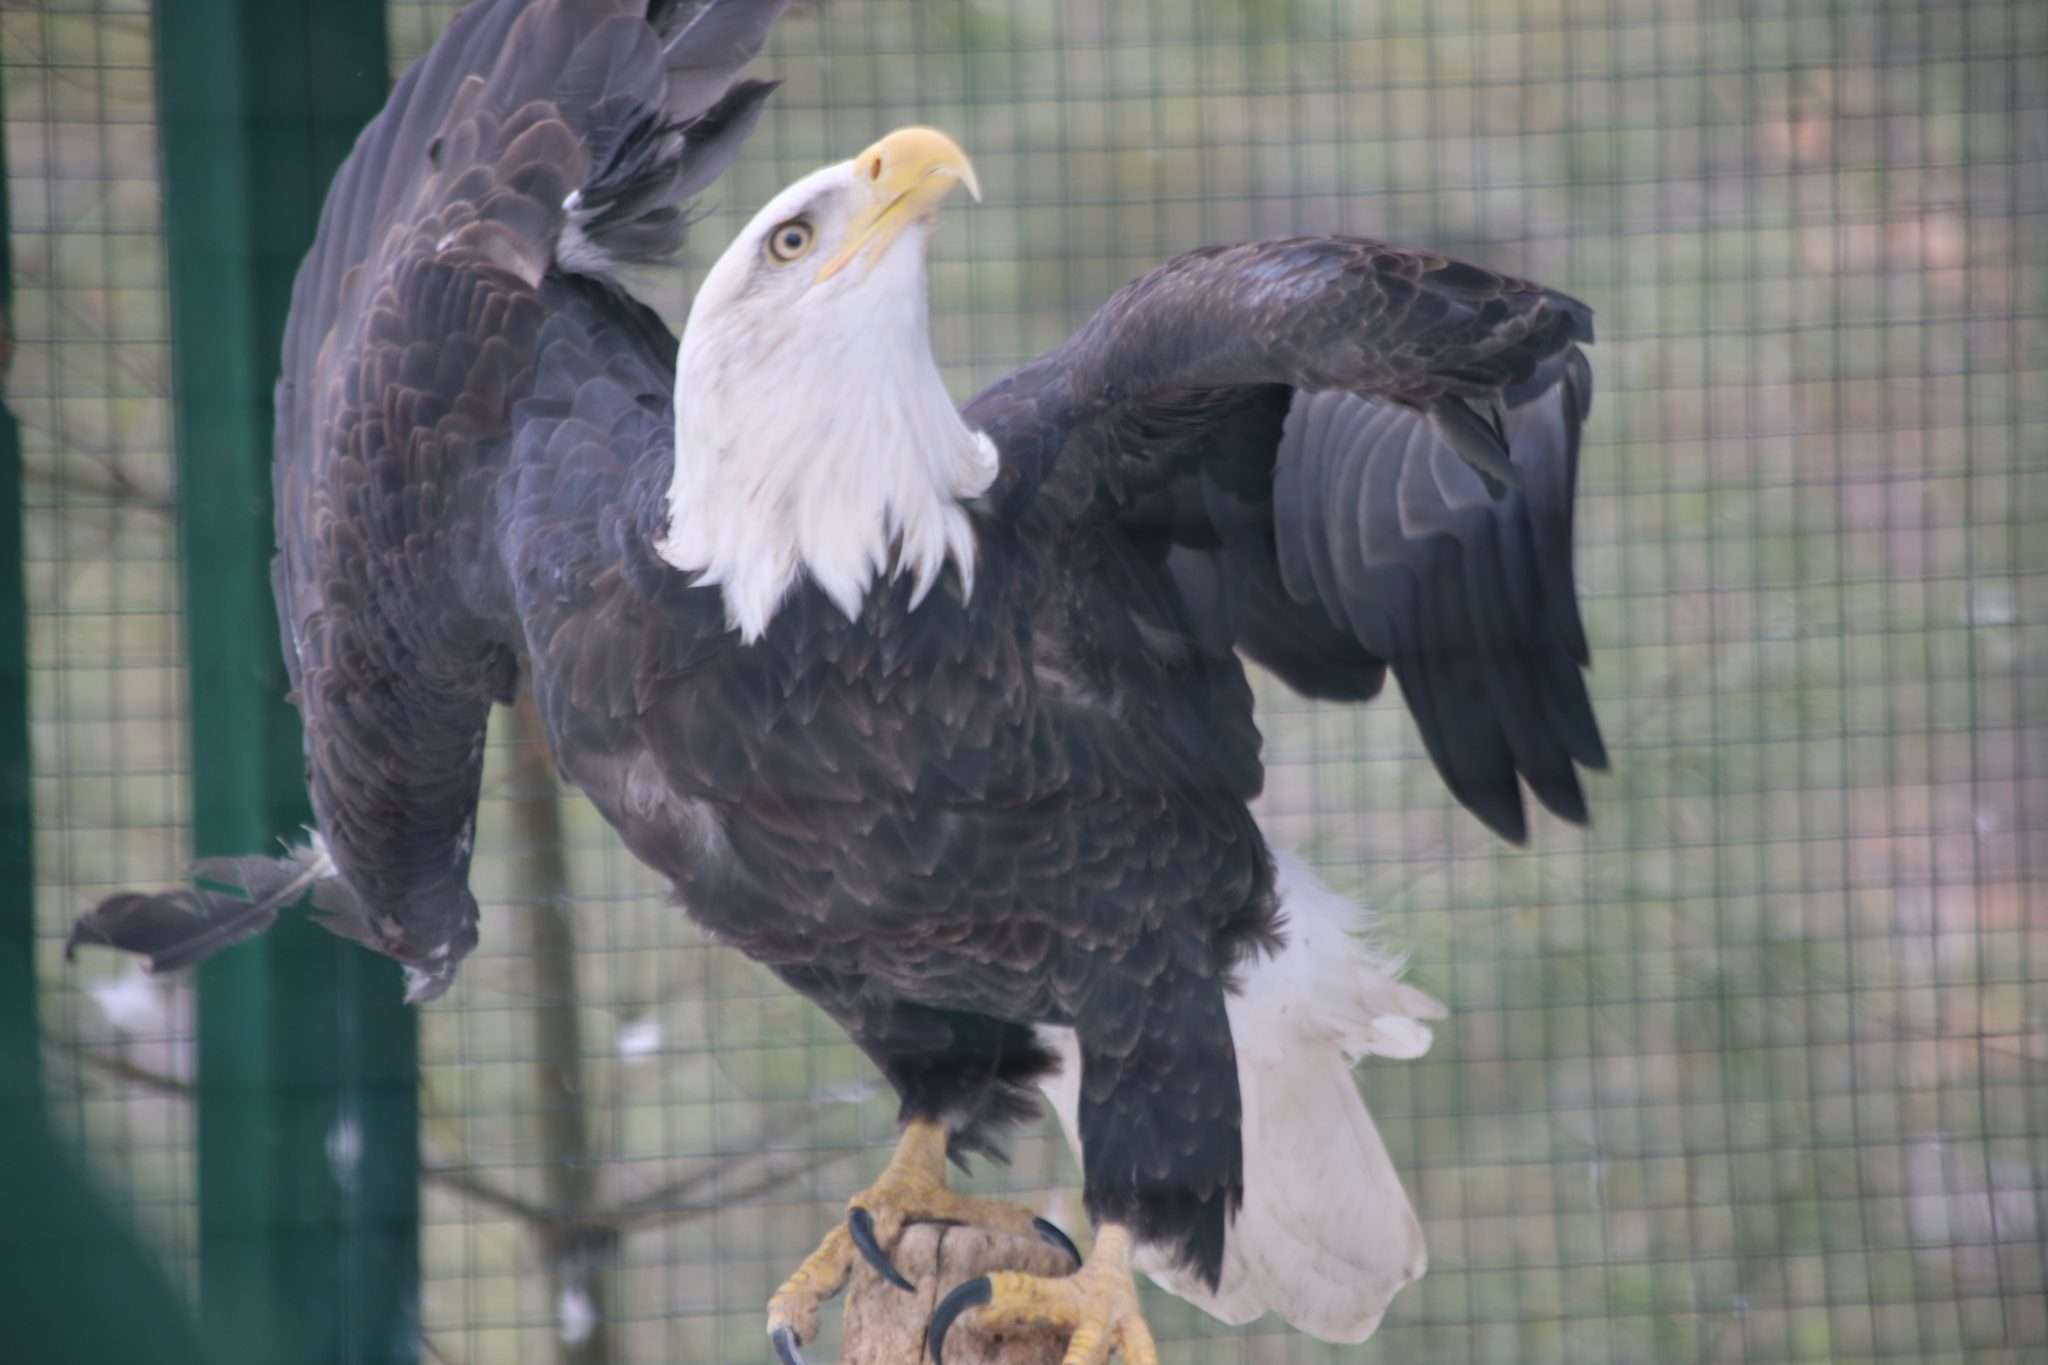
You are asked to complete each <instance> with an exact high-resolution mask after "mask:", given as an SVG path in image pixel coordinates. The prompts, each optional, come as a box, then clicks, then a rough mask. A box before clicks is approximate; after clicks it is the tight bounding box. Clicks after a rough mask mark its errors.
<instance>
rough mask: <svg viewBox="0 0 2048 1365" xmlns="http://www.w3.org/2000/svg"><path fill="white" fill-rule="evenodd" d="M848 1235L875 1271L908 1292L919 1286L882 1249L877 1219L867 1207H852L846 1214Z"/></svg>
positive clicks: (856, 1249) (864, 1259) (863, 1258)
mask: <svg viewBox="0 0 2048 1365" xmlns="http://www.w3.org/2000/svg"><path fill="white" fill-rule="evenodd" d="M846 1235H847V1236H849V1237H851V1238H853V1249H854V1250H855V1251H858V1252H859V1253H860V1258H861V1259H862V1260H863V1261H866V1262H867V1263H868V1264H869V1265H871V1266H873V1267H874V1268H875V1273H876V1274H877V1275H880V1276H881V1277H882V1278H883V1279H885V1280H887V1281H888V1282H889V1283H890V1284H893V1285H895V1286H896V1287H897V1288H898V1289H901V1290H903V1291H904V1292H906V1293H914V1292H916V1290H917V1286H916V1285H914V1284H912V1283H911V1282H910V1281H909V1280H906V1279H904V1278H903V1272H902V1271H900V1270H898V1269H897V1268H896V1266H895V1263H894V1262H892V1261H891V1260H890V1259H889V1253H888V1252H886V1251H884V1250H882V1244H881V1243H880V1242H877V1241H876V1240H875V1220H874V1219H873V1218H872V1217H871V1216H870V1215H869V1214H868V1211H867V1210H866V1209H852V1210H849V1211H848V1212H847V1215H846Z"/></svg>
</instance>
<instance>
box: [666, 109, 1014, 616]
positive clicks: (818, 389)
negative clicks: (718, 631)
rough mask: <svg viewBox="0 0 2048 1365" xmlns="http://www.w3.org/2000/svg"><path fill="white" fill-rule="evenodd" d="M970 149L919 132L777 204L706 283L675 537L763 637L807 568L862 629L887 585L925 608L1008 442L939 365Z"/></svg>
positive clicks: (825, 173) (681, 438)
mask: <svg viewBox="0 0 2048 1365" xmlns="http://www.w3.org/2000/svg"><path fill="white" fill-rule="evenodd" d="M961 184H964V185H965V186H966V187H967V190H968V192H969V193H970V194H972V195H974V197H975V198H977V199H979V198H980V197H981V191H980V187H979V186H978V185H977V184H976V183H975V179H974V168H973V166H972V165H970V164H969V162H968V160H967V156H966V154H965V153H964V152H962V151H961V150H960V148H959V146H958V144H956V143H955V142H954V141H953V140H952V139H951V138H949V137H947V136H946V135H945V134H943V133H940V132H937V131H935V130H933V129H930V128H903V129H899V130H897V131H896V132H893V133H891V134H889V135H888V136H887V137H885V138H883V139H882V140H881V141H880V142H877V143H876V144H875V145H874V146H872V147H870V148H868V149H867V150H866V151H864V152H862V153H861V154H860V155H859V156H857V157H855V158H854V159H853V160H851V161H847V162H842V163H841V164H839V165H837V166H827V167H826V168H825V169H823V170H821V171H816V172H814V173H812V174H811V175H808V176H805V177H804V178H803V179H802V180H799V181H797V183H795V184H794V185H791V186H790V187H789V188H788V189H786V190H784V191H782V193H780V194H778V195H776V196H775V198H774V199H772V200H770V201H769V203H768V206H767V207H766V208H764V209H762V210H761V211H760V212H759V213H757V214H755V215H754V218H753V221H752V222H750V223H748V224H747V226H746V228H745V229H744V230H743V231H742V232H741V233H740V235H739V237H738V238H737V239H736V240H734V242H733V243H732V245H731V246H729V247H727V248H726V251H725V254H724V255H723V256H721V257H719V258H718V263H717V264H716V265H714V266H713V267H712V268H711V271H710V273H709V274H708V275H706V276H705V278H704V283H703V285H702V287H701V288H699V289H698V291H697V296H696V299H695V300H694V301H693V302H692V304H691V306H690V317H689V321H688V322H687V323H686V324H685V325H684V328H683V342H682V354H681V356H680V358H679V360H678V362H677V367H676V396H675V408H676V457H675V476H674V479H673V480H672V482H671V483H670V485H669V491H668V516H669V520H668V529H667V531H666V533H665V534H664V535H663V536H662V538H661V540H660V541H659V543H658V544H657V547H656V548H657V550H658V551H659V553H660V555H661V557H662V558H663V559H664V560H666V561H667V562H668V563H670V564H672V565H674V566H675V567H676V568H678V569H683V570H687V571H690V572H693V573H698V574H701V575H702V579H701V581H703V582H706V583H715V584H717V585H719V586H720V588H721V589H722V590H723V592H724V594H725V604H726V615H727V617H728V619H729V620H730V622H731V623H732V624H733V625H734V626H736V627H738V629H739V631H740V633H741V636H742V638H744V639H746V640H748V641H753V640H757V639H759V638H760V637H761V635H762V633H763V632H765V631H766V630H767V628H768V623H769V621H770V620H771V619H772V618H773V617H774V615H775V612H776V610H777V608H778V607H780V606H781V605H782V602H783V601H784V599H785V598H786V597H787V596H788V594H789V591H790V589H791V588H792V587H794V586H795V585H796V583H797V582H798V579H799V576H800V575H804V574H808V575H809V576H810V578H811V580H812V581H813V582H815V583H816V584H817V585H818V587H819V588H820V589H821V590H823V592H824V593H825V595H826V596H828V597H829V598H831V599H832V601H833V602H834V603H836V604H837V605H838V607H839V609H840V610H841V611H844V612H845V613H846V614H847V616H848V617H849V618H852V617H855V616H857V615H858V614H859V612H860V609H861V603H862V602H863V600H864V599H865V598H866V595H867V591H868V589H869V587H870V586H872V585H873V583H874V581H875V579H876V578H877V576H879V575H887V574H892V573H898V572H901V573H908V574H910V575H912V580H913V595H912V602H913V605H914V604H915V603H916V602H918V601H921V600H922V599H923V597H924V594H925V593H926V592H928V591H929V590H930V588H931V586H932V584H933V583H934V582H935V581H936V580H937V579H938V576H939V574H940V572H941V571H942V570H943V569H944V568H945V565H946V561H947V560H948V559H951V560H952V561H953V563H954V564H955V565H956V566H958V569H959V573H960V577H961V580H962V581H963V582H964V583H966V584H968V585H969V587H970V588H971V586H972V584H973V581H974V530H973V525H972V522H971V521H970V520H969V518H968V515H967V511H966V509H965V508H964V507H963V506H962V502H963V501H964V500H966V499H969V498H973V497H975V496H976V495H978V494H980V493H981V492H983V491H984V490H986V489H987V488H988V486H989V484H990V483H991V482H992V481H993V480H994V478H995V473H996V451H995V447H994V444H993V443H992V442H990V441H989V439H988V438H987V437H986V436H983V435H981V434H980V433H978V432H975V431H972V430H970V429H969V428H968V427H967V425H966V423H964V422H963V421H961V419H960V414H959V410H958V409H957V408H956V407H955V406H954V405H953V400H952V398H951V397H950V396H949V395H948V394H947V392H946V387H945V383H944V381H943V379H942V378H941V376H940V373H939V367H938V364H937V362H935V361H934V360H933V359H932V348H931V334H930V325H929V308H928V300H927V291H926V282H925V247H926V244H927V243H928V242H929V241H930V239H931V233H932V226H933V223H934V221H935V220H936V218H937V215H938V209H939V205H940V203H941V202H942V201H943V200H944V199H945V198H946V196H947V195H948V194H949V193H950V192H951V191H952V189H953V187H954V186H955V185H961Z"/></svg>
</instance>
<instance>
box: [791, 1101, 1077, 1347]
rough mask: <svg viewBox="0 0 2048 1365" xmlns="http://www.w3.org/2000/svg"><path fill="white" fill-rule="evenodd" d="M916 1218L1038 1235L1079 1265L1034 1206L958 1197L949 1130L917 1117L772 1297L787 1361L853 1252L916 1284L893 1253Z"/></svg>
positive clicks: (894, 1278)
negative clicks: (949, 1178)
mask: <svg viewBox="0 0 2048 1365" xmlns="http://www.w3.org/2000/svg"><path fill="white" fill-rule="evenodd" d="M912 1223H961V1224H967V1225H970V1226H973V1227H980V1228H989V1229H992V1230H995V1231H1000V1232H1009V1233H1016V1234H1018V1235H1021V1236H1036V1237H1041V1238H1043V1239H1044V1240H1045V1241H1047V1242H1050V1243H1051V1244H1052V1245H1054V1246H1056V1247H1059V1248H1060V1249H1062V1250H1063V1251H1065V1252H1066V1253H1067V1254H1068V1255H1070V1256H1072V1257H1073V1258H1074V1263H1075V1264H1076V1265H1079V1264H1080V1263H1081V1253H1080V1252H1079V1251H1078V1250H1076V1249H1075V1247H1074V1244H1073V1242H1071V1241H1069V1240H1068V1238H1067V1235H1066V1234H1065V1233H1063V1232H1061V1231H1060V1230H1059V1229H1058V1228H1056V1227H1054V1226H1053V1225H1052V1224H1051V1223H1048V1222H1046V1221H1045V1220H1044V1219H1043V1218H1037V1217H1034V1216H1032V1213H1031V1211H1030V1210H1029V1209H1026V1208H1021V1207H1019V1206H1018V1205H1016V1204H1007V1203H1004V1202H1002V1201H1001V1200H996V1199H974V1198H970V1197H969V1196H967V1195H963V1194H955V1193H954V1192H953V1190H952V1189H951V1187H949V1186H948V1185H947V1184H946V1130H945V1128H944V1127H943V1126H941V1125H939V1124H936V1123H932V1122H929V1121H927V1120H922V1119H919V1120H913V1121H912V1122H910V1123H909V1124H906V1125H905V1126H904V1129H903V1137H902V1139H901V1140H900V1141H899V1142H898V1143H897V1144H896V1154H895V1155H894V1156H892V1157H890V1158H889V1164H888V1166H887V1167H886V1168H885V1169H884V1170H883V1171H882V1174H881V1178H880V1179H878V1180H876V1181H875V1183H874V1184H872V1185H870V1186H868V1188H867V1189H865V1190H863V1191H861V1192H860V1193H859V1194H857V1195H855V1196H854V1197H853V1198H852V1199H850V1200H848V1201H847V1205H846V1221H845V1222H844V1223H842V1224H840V1225H839V1226H838V1227H835V1228H833V1229H832V1231H830V1232H828V1233H826V1234H825V1240H824V1241H822V1242H820V1243H819V1244H818V1249H817V1250H816V1251H814V1252H812V1253H811V1254H810V1255H809V1256H806V1257H805V1258H804V1261H803V1264H802V1265H799V1266H798V1267H797V1268H796V1273H795V1274H794V1275H791V1276H790V1277H789V1278H788V1279H787V1280H785V1281H784V1282H783V1285H782V1288H780V1289H778V1290H776V1291H775V1295H774V1297H773V1298H771V1299H769V1300H768V1339H769V1340H770V1341H772V1342H774V1344H775V1354H776V1355H777V1356H779V1357H781V1359H782V1362H783V1365H803V1353H802V1351H801V1350H799V1349H798V1348H799V1347H800V1346H802V1344H803V1343H804V1342H806V1341H810V1340H812V1339H814V1338H815V1337H816V1336H817V1334H818V1307H819V1305H821V1304H823V1303H824V1302H825V1301H826V1300H827V1299H830V1298H831V1297H833V1296H834V1295H835V1294H837V1293H839V1291H840V1290H842V1289H844V1288H845V1287H846V1281H847V1279H848V1278H849V1277H850V1276H851V1275H852V1274H853V1258H854V1257H855V1255H859V1256H860V1257H861V1259H863V1260H865V1261H866V1262H867V1263H868V1264H869V1265H871V1266H873V1267H874V1269H875V1273H876V1274H878V1275H880V1276H881V1277H882V1278H883V1279H885V1280H887V1281H888V1282H889V1283H891V1284H893V1285H895V1286H896V1287H897V1288H898V1289H910V1288H911V1287H912V1286H911V1283H910V1281H909V1280H907V1279H905V1278H904V1277H903V1274H902V1272H901V1271H899V1270H897V1269H896V1266H895V1264H894V1263H893V1262H892V1261H890V1259H889V1252H888V1248H890V1247H893V1246H895V1245H896V1240H897V1238H899V1237H901V1236H902V1235H903V1229H904V1228H905V1227H907V1226H909V1225H910V1224H912Z"/></svg>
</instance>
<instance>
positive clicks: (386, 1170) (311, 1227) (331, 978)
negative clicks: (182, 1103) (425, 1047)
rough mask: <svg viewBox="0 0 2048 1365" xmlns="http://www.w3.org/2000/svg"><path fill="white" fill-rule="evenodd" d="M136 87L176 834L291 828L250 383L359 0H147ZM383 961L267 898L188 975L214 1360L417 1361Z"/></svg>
mask: <svg viewBox="0 0 2048 1365" xmlns="http://www.w3.org/2000/svg"><path fill="white" fill-rule="evenodd" d="M156 42H157V72H158V79H157V88H158V98H159V100H160V102H161V109H160V118H161V125H162V130H163V149H164V183H165V194H164V207H165V221H166V226H167V229H168V234H169V245H170V267H171V325H172V341H173V352H172V354H173V359H174V362H175V370H176V380H175V383H176V389H175V397H176V409H177V440H178V455H179V499H178V505H179V509H180V517H181V531H182V535H183V556H182V557H183V561H184V565H185V600H186V611H187V615H186V621H187V627H186V629H187V639H188V644H189V652H190V667H191V696H192V756H193V802H192V809H193V839H194V843H195V845H196V846H197V851H198V852H199V853H200V854H201V855H208V854H217V853H244V852H257V851H263V850H266V849H271V848H274V847H275V846H276V844H277V841H278V840H279V839H280V837H283V836H287V835H291V834H293V833H295V832H296V831H297V829H298V827H299V826H300V825H302V824H304V823H306V822H307V820H308V819H309V811H308V807H307V802H306V797H305V791H304V759H303V756H302V750H301V747H300V738H299V729H298V720H297V716H296V715H295V713H294V712H293V711H292V710H291V708H290V707H289V706H288V705H287V704H286V701H285V692H286V681H285V672H284V664H283V659H282V656H281V655H280V653H279V647H278V638H277V629H276V616H275V612H274V609H273V607H272V604H271V599H270V576H269V560H270V555H271V550H272V527H271V501H270V454H271V421H272V415H273V414H272V405H271V388H272V385H273V383H274V382H275V380H276V376H277V366H278V349H279V343H280V340H281V338H282V336H283V331H284V319H285V313H286V310H287V307H288V305H289V301H290V294H291V284H292V276H293V273H294V271H295V270H296V269H297V268H298V264H299V260H300V258H301V257H302V256H303V255H304V254H305V251H306V249H307V247H308V246H309V245H310V244H311V242H312V239H313V232H314V228H315V225H316V223H317V221H318V216H319V211H320V203H321V198H322V195H323V194H324V192H325V190H326V186H327V182H328V180H329V178H330V177H331V176H332V174H333V172H334V170H335V168H336V166H338V165H339V164H340V161H341V158H342V157H343V156H344V155H345V154H346V152H347V150H348V148H349V146H350V145H351V144H352V143H353V141H354V139H355V135H356V133H357V132H358V130H360V129H361V127H362V125H363V124H364V123H365V122H366V121H367V120H368V119H369V118H370V117H371V115H373V114H374V113H375V112H376V110H377V108H378V106H379V105H380V104H381V103H382V100H383V96H384V94H385V91H386V89H387V78H386V55H385V40H384V7H383V6H382V5H381V4H374V3H369V2H368V0H165V3H164V4H162V5H159V6H158V8H157V11H156ZM401 995H402V990H401V986H400V982H399V975H398V970H397V968H396V967H395V966H394V965H393V964H391V963H388V962H384V961H382V960H380V959H374V958H372V957H371V956H370V955H368V954H366V953H364V952H363V951H362V950H360V949H359V948H355V947H353V946H350V945H347V944H344V943H342V942H341V941H340V940H337V939H335V938H333V937H331V936H329V935H327V934H326V933H324V932H323V931H321V930H319V929H318V928H316V927H314V926H312V925H310V924H308V923H307V922H306V921H305V920H304V919H303V917H289V916H288V917H287V922H284V923H280V924H279V925H278V927H277V928H276V930H275V931H273V932H272V933H270V934H268V935H266V936H265V937H264V938H262V939H261V940H259V941H258V943H256V944H253V945H250V946H248V947H245V948H242V949H240V950H238V951H235V952H231V953H229V954H227V955H225V956H223V957H222V958H221V959H219V960H217V961H215V962H213V963H210V964H208V965H207V966H206V967H204V968H202V969H201V973H200V993H199V1085H200V1099H199V1104H200V1108H199V1199H200V1219H199V1222H200V1229H199V1255H200V1307H201V1316H202V1320H203V1324H204V1327H205V1329H206V1334H207V1336H208V1339H209V1341H210V1342H211V1343H212V1344H213V1345H214V1347H215V1349H216V1350H217V1351H218V1352H220V1353H221V1356H222V1358H223V1359H224V1360H233V1361H245V1360H246V1361H251V1362H257V1361H261V1362H286V1361H288V1362H291V1365H330V1363H332V1365H371V1363H372V1362H375V1363H377V1365H381V1363H382V1362H400V1361H405V1362H410V1361H414V1360H416V1359H417V1358H418V1355H419V1340H420V1337H419V1180H418V1160H419V1150H418V1147H419V1113H418V1098H417V1096H418V1088H417V1067H418V1051H417V1042H416V1037H415V1032H414V1020H413V1016H412V1013H411V1012H410V1011H409V1010H408V1009H406V1008H405V1007H404V1006H403V1005H402V1004H401V1003H400V1002H401Z"/></svg>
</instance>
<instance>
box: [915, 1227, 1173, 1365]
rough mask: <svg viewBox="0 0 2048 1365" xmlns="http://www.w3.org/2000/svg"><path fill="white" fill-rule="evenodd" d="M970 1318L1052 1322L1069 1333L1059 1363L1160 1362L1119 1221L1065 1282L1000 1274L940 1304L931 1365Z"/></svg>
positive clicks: (988, 1324)
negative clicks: (958, 1323) (951, 1333)
mask: <svg viewBox="0 0 2048 1365" xmlns="http://www.w3.org/2000/svg"><path fill="white" fill-rule="evenodd" d="M966 1313H973V1314H974V1315H975V1316H974V1325H975V1327H976V1328H978V1329H980V1330H982V1331H994V1330H998V1329H1001V1328H1003V1327H1017V1326H1022V1325H1023V1324H1026V1323H1049V1324H1051V1325H1052V1326H1054V1327H1063V1328H1065V1329H1067V1331H1068V1332H1070V1333H1071V1334H1072V1335H1071V1336H1070V1337H1069V1338H1068V1340H1067V1354H1066V1356H1065V1357H1064V1358H1063V1359H1062V1362H1061V1365H1103V1362H1104V1361H1107V1360H1108V1359H1109V1357H1110V1353H1111V1352H1112V1351H1114V1352H1115V1353H1116V1354H1118V1355H1120V1356H1122V1357H1123V1359H1124V1365H1159V1347H1158V1346H1156V1345H1155V1344H1154V1343H1153V1341H1152V1329H1151V1328H1150V1327H1148V1326H1147V1325H1146V1324H1145V1315H1144V1313H1143V1312H1141V1311H1140V1310H1139V1307H1138V1286H1137V1282H1136V1281H1135V1280H1133V1279H1132V1278H1131V1233H1130V1230H1129V1229H1128V1228H1123V1227H1119V1226H1117V1225H1116V1224H1114V1223H1107V1224H1104V1225H1103V1227H1102V1228H1101V1230H1100V1231H1098V1232H1097V1233H1096V1234H1095V1248H1094V1250H1093V1251H1091V1252H1090V1253H1089V1254H1088V1259H1087V1261H1086V1263H1084V1264H1083V1265H1082V1267H1081V1268H1080V1269H1079V1270H1077V1271H1075V1272H1074V1273H1073V1274H1072V1275H1069V1276H1067V1277H1066V1278H1064V1279H1048V1278H1046V1277H1044V1276H1039V1275H1018V1274H1013V1273H1010V1272H1007V1271H1006V1272H1003V1273H1000V1274H996V1275H983V1276H981V1277H979V1278H978V1279H972V1280H969V1281H968V1282H967V1283H966V1284H963V1285H961V1286H960V1287H959V1288H958V1289H955V1290H954V1291H953V1292H952V1293H950V1294H948V1295H946V1297H945V1298H943V1299H941V1300H940V1301H939V1306H938V1308H937V1309H936V1310H935V1311H934V1312H933V1313H932V1325H931V1332H930V1336H929V1343H930V1346H931V1353H932V1362H933V1365H943V1362H944V1360H945V1356H944V1354H943V1352H944V1350H945V1346H946V1333H947V1331H948V1330H949V1329H951V1327H952V1326H953V1323H954V1321H955V1320H956V1319H958V1318H959V1317H961V1316H962V1315H963V1314H966Z"/></svg>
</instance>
